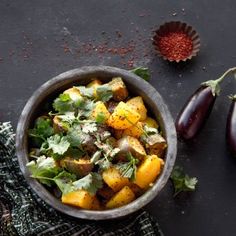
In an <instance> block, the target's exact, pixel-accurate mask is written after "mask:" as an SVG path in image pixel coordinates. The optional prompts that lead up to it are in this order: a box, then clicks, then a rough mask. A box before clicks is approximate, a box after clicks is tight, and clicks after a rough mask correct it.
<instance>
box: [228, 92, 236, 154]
mask: <svg viewBox="0 0 236 236" xmlns="http://www.w3.org/2000/svg"><path fill="white" fill-rule="evenodd" d="M230 99H231V100H232V102H231V105H230V108H229V112H228V116H227V123H226V141H227V144H228V148H229V150H230V152H231V154H232V155H233V156H235V157H236V95H234V96H231V97H230Z"/></svg>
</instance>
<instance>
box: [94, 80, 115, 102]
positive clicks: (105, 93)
mask: <svg viewBox="0 0 236 236" xmlns="http://www.w3.org/2000/svg"><path fill="white" fill-rule="evenodd" d="M96 94H97V100H98V101H103V102H107V101H109V100H110V99H111V98H112V96H113V93H112V88H111V86H109V85H108V84H103V85H100V86H98V87H97V89H96Z"/></svg>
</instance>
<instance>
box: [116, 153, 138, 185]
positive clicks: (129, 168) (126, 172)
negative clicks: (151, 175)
mask: <svg viewBox="0 0 236 236" xmlns="http://www.w3.org/2000/svg"><path fill="white" fill-rule="evenodd" d="M127 159H128V160H129V162H125V163H119V164H117V165H115V167H116V168H117V169H118V170H119V171H120V173H121V175H122V176H123V177H126V178H129V179H130V180H131V181H134V180H135V178H136V171H137V166H136V165H137V164H138V163H139V160H138V159H136V158H134V157H133V155H132V154H131V153H130V152H128V153H127Z"/></svg>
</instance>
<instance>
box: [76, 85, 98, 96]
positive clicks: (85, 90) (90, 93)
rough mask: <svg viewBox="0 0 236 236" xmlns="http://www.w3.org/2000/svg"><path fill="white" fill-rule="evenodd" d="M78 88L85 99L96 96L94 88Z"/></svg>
mask: <svg viewBox="0 0 236 236" xmlns="http://www.w3.org/2000/svg"><path fill="white" fill-rule="evenodd" d="M76 88H78V89H79V91H80V93H81V94H82V96H84V97H88V98H92V97H93V96H94V90H93V88H86V87H85V86H78V87H76Z"/></svg>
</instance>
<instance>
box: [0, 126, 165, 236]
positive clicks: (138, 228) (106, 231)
mask: <svg viewBox="0 0 236 236" xmlns="http://www.w3.org/2000/svg"><path fill="white" fill-rule="evenodd" d="M14 136H15V135H14V133H13V129H12V126H11V124H10V122H5V123H1V122H0V217H1V221H0V235H4V236H7V235H20V236H32V235H35V236H36V235H37V236H49V235H61V236H67V235H73V236H76V235H89V236H90V235H94V236H96V235H106V236H113V235H120V236H121V235H124V236H127V235H145V236H146V235H149V236H151V235H163V233H162V232H161V230H160V229H159V226H158V223H157V222H156V221H155V220H154V219H153V217H152V216H150V215H149V214H148V213H147V212H146V211H143V210H142V211H139V212H138V213H137V214H135V215H132V216H130V217H128V218H126V219H123V220H119V221H115V222H113V224H112V223H110V222H109V224H107V222H105V223H104V222H103V223H101V222H95V221H84V220H78V219H75V218H72V217H69V216H67V215H64V214H62V213H60V212H57V211H56V210H54V209H53V208H51V207H50V206H48V205H47V204H46V203H45V202H44V201H42V200H41V199H40V198H39V197H37V195H36V194H35V193H34V192H33V191H31V189H30V187H29V186H28V185H27V183H26V181H25V179H24V177H23V175H22V174H21V172H20V169H19V165H18V162H17V158H16V155H15V141H14ZM108 225H111V226H110V227H108Z"/></svg>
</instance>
